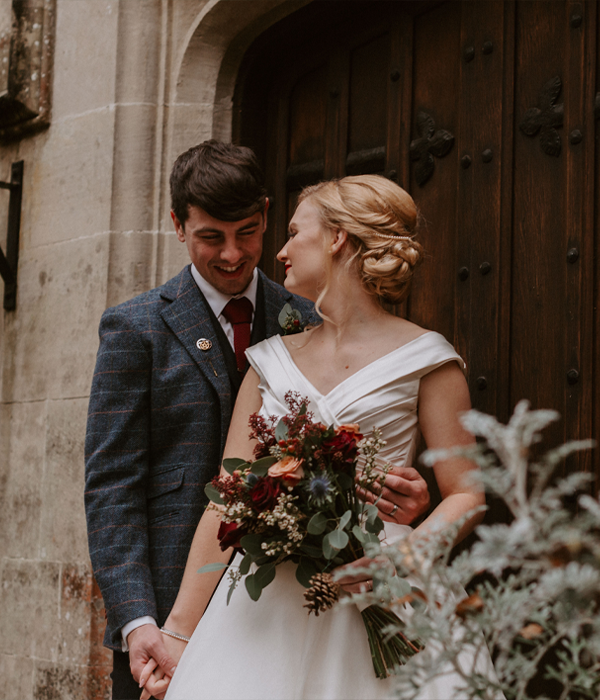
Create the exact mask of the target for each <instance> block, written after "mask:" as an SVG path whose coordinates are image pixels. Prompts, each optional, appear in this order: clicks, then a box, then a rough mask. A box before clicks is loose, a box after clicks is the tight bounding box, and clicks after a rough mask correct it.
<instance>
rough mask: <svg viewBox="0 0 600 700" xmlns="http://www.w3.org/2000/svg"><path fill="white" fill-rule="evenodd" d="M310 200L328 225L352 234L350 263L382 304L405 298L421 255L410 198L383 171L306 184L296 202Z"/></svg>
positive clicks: (397, 301) (417, 220)
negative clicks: (381, 174)
mask: <svg viewBox="0 0 600 700" xmlns="http://www.w3.org/2000/svg"><path fill="white" fill-rule="evenodd" d="M307 199H309V200H310V204H312V205H313V206H314V207H315V208H316V209H317V211H318V214H319V217H320V219H321V223H322V224H323V225H324V227H325V228H326V229H328V230H336V229H340V230H343V231H346V232H347V233H348V237H349V240H350V242H351V244H352V247H353V252H352V254H351V256H350V258H349V259H348V265H349V266H350V267H354V268H355V269H356V270H357V272H358V276H359V279H360V281H361V284H362V285H363V288H364V289H365V291H367V292H368V293H369V294H372V295H373V296H376V297H377V298H378V299H379V300H380V301H382V302H388V303H390V304H398V303H399V302H401V301H402V300H403V299H404V298H405V297H406V296H407V294H408V292H409V289H410V282H411V279H412V276H413V273H414V271H415V269H416V268H417V266H418V265H419V264H420V263H421V262H422V259H423V248H422V247H421V245H420V244H419V243H417V242H416V241H415V240H414V236H415V235H416V234H417V231H418V228H419V212H418V210H417V207H416V205H415V203H414V201H413V199H412V197H411V196H410V195H409V194H408V193H407V192H405V190H403V189H402V188H401V187H399V186H398V185H396V184H395V183H394V182H391V181H390V180H388V179H386V178H385V177H381V176H380V175H355V176H349V177H344V178H342V179H340V180H330V181H328V182H320V183H319V184H317V185H311V186H309V187H306V188H304V190H302V192H301V194H300V197H299V198H298V203H300V202H303V201H305V200H307ZM328 283H329V280H327V284H326V285H325V289H323V291H322V292H321V294H320V295H319V299H318V300H317V304H316V306H317V308H318V306H319V302H320V301H321V300H322V299H323V297H324V296H325V293H326V291H327V287H328V286H329V284H328Z"/></svg>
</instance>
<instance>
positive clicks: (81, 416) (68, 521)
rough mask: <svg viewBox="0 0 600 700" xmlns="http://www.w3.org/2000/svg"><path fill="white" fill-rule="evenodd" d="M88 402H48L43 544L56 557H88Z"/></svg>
mask: <svg viewBox="0 0 600 700" xmlns="http://www.w3.org/2000/svg"><path fill="white" fill-rule="evenodd" d="M87 404H88V400H87V398H85V399H72V400H60V401H49V402H48V428H47V436H46V471H45V475H44V480H43V494H44V498H43V502H42V505H41V524H42V526H41V530H40V547H41V549H42V551H43V552H44V555H45V558H47V559H49V560H53V561H72V562H82V563H83V562H87V561H88V554H87V537H86V523H85V511H84V507H83V490H84V478H85V477H84V439H85V423H86V414H87Z"/></svg>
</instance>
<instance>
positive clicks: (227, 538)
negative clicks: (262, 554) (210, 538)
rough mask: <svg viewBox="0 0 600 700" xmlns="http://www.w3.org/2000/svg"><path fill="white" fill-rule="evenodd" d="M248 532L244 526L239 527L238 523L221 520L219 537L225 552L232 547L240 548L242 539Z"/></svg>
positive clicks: (220, 544)
mask: <svg viewBox="0 0 600 700" xmlns="http://www.w3.org/2000/svg"><path fill="white" fill-rule="evenodd" d="M245 534H247V533H246V532H245V531H244V530H243V529H242V528H240V527H238V524H237V523H224V522H221V526H220V527H219V534H218V535H217V538H218V540H219V546H220V547H221V550H222V551H223V552H224V551H225V550H226V549H229V548H230V547H236V549H239V548H240V540H241V539H242V537H243V536H244V535H245Z"/></svg>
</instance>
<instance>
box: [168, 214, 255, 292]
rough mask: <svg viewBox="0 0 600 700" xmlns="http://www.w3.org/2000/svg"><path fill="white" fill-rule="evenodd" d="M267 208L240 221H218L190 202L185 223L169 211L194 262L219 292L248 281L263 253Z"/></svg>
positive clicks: (239, 287)
mask: <svg viewBox="0 0 600 700" xmlns="http://www.w3.org/2000/svg"><path fill="white" fill-rule="evenodd" d="M267 208H268V205H267V207H265V209H264V211H258V212H256V213H255V214H252V216H249V217H248V218H246V219H242V220H241V221H220V220H219V219H215V218H213V217H212V216H210V215H209V214H207V213H206V212H205V211H204V210H203V209H200V207H195V206H190V207H189V208H188V212H189V216H188V218H187V220H186V222H185V224H182V223H181V222H180V221H179V219H178V218H177V217H176V216H175V214H174V213H173V212H171V218H172V219H173V223H174V224H175V230H176V232H177V238H178V239H179V240H180V241H181V242H182V243H185V244H186V246H187V249H188V253H189V255H190V258H191V260H192V262H193V263H194V266H195V267H196V269H197V270H198V272H199V273H200V274H201V275H202V277H204V279H205V280H206V281H207V282H209V283H210V284H212V286H213V287H214V288H215V289H217V290H218V291H219V292H221V293H222V294H230V295H233V294H240V293H241V292H243V291H244V290H245V289H246V287H247V286H248V285H249V284H250V281H251V280H252V274H253V272H254V268H255V267H256V266H257V264H258V261H259V259H260V256H261V253H262V242H263V234H264V232H265V228H266V226H267Z"/></svg>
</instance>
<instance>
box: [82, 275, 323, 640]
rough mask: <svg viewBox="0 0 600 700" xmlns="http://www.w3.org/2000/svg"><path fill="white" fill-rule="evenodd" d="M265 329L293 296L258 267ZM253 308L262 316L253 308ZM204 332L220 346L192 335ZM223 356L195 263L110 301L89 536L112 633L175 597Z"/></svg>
mask: <svg viewBox="0 0 600 700" xmlns="http://www.w3.org/2000/svg"><path fill="white" fill-rule="evenodd" d="M260 275H261V281H262V286H263V296H264V308H263V309H259V308H257V309H256V314H257V315H258V314H260V313H264V319H265V324H264V330H265V336H266V337H270V336H272V335H275V334H276V333H279V332H281V328H280V326H279V323H278V320H277V317H278V315H279V312H280V311H281V308H282V307H283V305H284V304H285V303H286V302H290V303H291V304H292V306H293V307H294V308H297V309H299V310H300V311H301V312H302V314H303V315H304V316H305V317H306V316H310V315H311V313H312V311H313V307H312V304H310V302H308V301H306V299H301V298H300V297H294V296H293V295H292V294H290V293H289V292H287V291H286V290H285V289H284V288H283V287H281V286H279V285H277V284H274V283H273V282H271V281H269V280H268V279H267V278H266V277H265V276H264V275H263V274H262V273H260ZM255 318H256V316H255ZM200 338H208V339H210V340H212V348H211V349H210V350H209V351H202V350H200V349H198V347H197V346H196V342H197V340H198V339H200ZM234 399H235V396H234V390H232V386H231V382H230V379H229V376H228V372H227V365H226V359H225V356H224V354H223V352H222V349H221V346H220V344H219V342H218V339H217V335H216V333H215V327H214V325H213V323H212V322H211V318H210V311H209V308H208V305H207V304H206V302H205V300H204V297H203V296H202V294H201V293H200V291H199V289H198V287H197V285H196V284H195V282H194V280H193V278H192V275H191V273H190V268H189V266H188V267H186V268H184V270H182V272H180V273H179V275H177V276H176V277H174V278H173V279H172V280H170V281H169V282H167V283H166V284H164V285H163V286H162V287H158V288H156V289H153V290H151V291H149V292H146V293H145V294H142V295H140V296H138V297H136V298H135V299H132V300H131V301H128V302H126V303H124V304H121V305H119V306H116V307H114V308H111V309H107V310H106V311H105V313H104V314H103V316H102V321H101V323H100V349H99V351H98V357H97V363H96V370H95V373H94V379H93V384H92V389H91V395H90V404H89V414H88V425H87V434H86V449H85V451H86V490H85V505H86V513H87V525H88V540H89V549H90V557H91V560H92V566H93V570H94V574H95V576H96V580H97V581H98V585H99V586H100V590H101V592H102V596H103V598H104V604H105V608H106V616H107V629H106V635H105V640H104V643H105V645H106V646H109V647H111V648H113V649H120V648H121V639H120V630H121V628H122V627H123V625H125V624H126V623H127V622H129V621H130V620H133V619H134V618H137V617H140V616H142V615H151V616H153V617H154V618H155V619H156V620H157V621H158V623H159V624H163V622H164V620H165V618H166V617H167V615H168V613H169V611H170V609H171V607H172V605H173V603H174V601H175V597H176V596H177V591H178V589H179V585H180V583H181V578H182V576H183V570H184V567H185V563H186V559H187V554H188V552H189V549H190V546H191V543H192V538H193V536H194V532H195V530H196V525H197V524H198V520H199V519H200V516H201V515H202V513H203V511H204V508H205V506H206V504H207V499H206V496H205V495H204V486H205V485H206V483H207V482H208V481H210V480H211V479H212V477H213V476H214V475H215V474H216V473H217V472H218V469H219V465H220V462H221V455H222V452H223V448H224V445H225V438H226V436H227V429H228V426H229V422H230V419H231V412H232V409H233V403H234Z"/></svg>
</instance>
